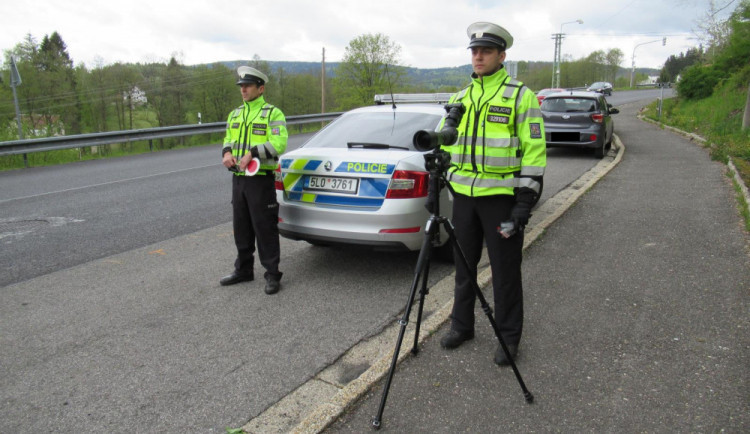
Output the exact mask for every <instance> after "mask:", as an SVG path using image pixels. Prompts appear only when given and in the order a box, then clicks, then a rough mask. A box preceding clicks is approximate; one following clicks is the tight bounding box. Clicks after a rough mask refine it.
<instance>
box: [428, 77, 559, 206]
mask: <svg viewBox="0 0 750 434" xmlns="http://www.w3.org/2000/svg"><path fill="white" fill-rule="evenodd" d="M450 102H451V103H456V102H461V103H462V104H463V105H464V106H465V107H466V112H465V113H464V115H463V117H462V118H461V122H460V123H459V125H458V127H457V130H458V140H457V141H456V143H455V144H452V145H448V146H443V147H442V149H443V150H444V151H446V152H448V153H449V154H450V156H451V166H450V168H449V169H448V173H447V174H446V178H447V180H448V181H449V182H450V184H451V187H453V189H454V190H455V191H456V192H457V193H460V194H463V195H466V196H489V195H497V194H507V195H513V194H514V189H516V188H529V189H531V190H532V191H534V192H535V193H536V194H537V195H538V194H540V190H541V185H540V182H541V179H542V177H543V176H544V169H545V167H546V166H547V152H546V147H547V145H546V141H545V137H544V123H543V120H542V112H541V111H540V110H539V102H538V101H537V99H536V96H535V95H534V93H533V92H532V91H531V90H529V88H528V87H526V86H524V85H523V83H521V82H520V81H517V80H515V79H513V78H512V77H510V76H509V75H508V73H507V71H506V70H505V68H501V69H500V70H499V71H497V72H495V73H494V74H492V75H490V76H484V77H477V76H476V74H472V82H471V84H470V85H469V86H468V87H467V88H465V89H463V90H462V91H460V92H458V93H457V94H455V95H453V97H452V98H451V101H450Z"/></svg>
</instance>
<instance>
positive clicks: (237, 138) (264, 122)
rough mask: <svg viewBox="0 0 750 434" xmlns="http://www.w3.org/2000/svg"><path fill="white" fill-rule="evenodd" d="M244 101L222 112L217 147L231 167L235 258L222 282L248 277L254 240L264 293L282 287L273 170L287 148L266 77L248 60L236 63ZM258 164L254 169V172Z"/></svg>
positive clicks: (281, 118) (282, 120)
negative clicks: (245, 63) (223, 127)
mask: <svg viewBox="0 0 750 434" xmlns="http://www.w3.org/2000/svg"><path fill="white" fill-rule="evenodd" d="M237 74H238V75H239V80H238V81H237V85H239V86H240V89H241V94H242V99H243V101H244V102H243V104H242V105H241V106H239V107H237V108H236V109H235V110H233V111H232V112H231V113H230V114H229V117H228V118H227V133H226V136H225V137H224V147H223V149H222V151H221V154H222V163H223V164H224V167H226V168H227V169H229V170H230V171H232V172H233V176H232V210H233V217H234V218H233V223H234V242H235V245H236V246H237V259H236V260H235V263H234V271H233V272H232V273H231V274H229V275H228V276H225V277H223V278H222V279H221V281H220V283H221V284H222V285H233V284H235V283H239V282H246V281H250V280H253V278H254V274H253V267H254V256H253V255H254V253H255V242H256V240H257V243H258V256H259V258H260V263H261V265H262V266H263V267H264V268H265V270H266V271H265V274H264V277H265V280H266V287H265V292H266V293H267V294H274V293H276V292H278V291H279V289H280V288H281V283H280V281H281V275H282V273H281V272H280V271H279V259H280V255H281V252H280V247H279V229H278V220H279V204H278V202H277V201H276V188H275V185H274V170H275V169H276V166H277V165H278V160H279V156H280V155H281V154H282V153H283V152H284V150H286V143H287V137H288V133H287V129H286V118H285V117H284V113H282V112H281V110H279V108H278V107H274V106H272V105H271V104H267V103H266V101H265V99H264V98H263V92H264V91H265V85H266V83H267V82H268V77H267V76H266V75H265V74H263V73H262V72H260V71H258V70H257V69H255V68H251V67H249V66H241V67H239V68H238V69H237ZM256 170H257V172H256Z"/></svg>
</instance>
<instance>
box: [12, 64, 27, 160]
mask: <svg viewBox="0 0 750 434" xmlns="http://www.w3.org/2000/svg"><path fill="white" fill-rule="evenodd" d="M20 84H21V74H19V73H18V67H17V66H16V59H15V57H13V56H10V87H11V88H13V103H14V104H15V106H16V124H17V125H18V140H23V126H22V123H21V110H20V109H19V108H18V95H17V94H16V87H17V86H18V85H20ZM23 165H24V167H26V168H28V167H29V158H28V156H27V155H26V154H23Z"/></svg>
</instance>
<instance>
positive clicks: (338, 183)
mask: <svg viewBox="0 0 750 434" xmlns="http://www.w3.org/2000/svg"><path fill="white" fill-rule="evenodd" d="M358 189H359V179H356V178H333V177H330V176H310V177H308V178H307V182H305V190H317V191H332V192H336V193H345V194H357V191H358Z"/></svg>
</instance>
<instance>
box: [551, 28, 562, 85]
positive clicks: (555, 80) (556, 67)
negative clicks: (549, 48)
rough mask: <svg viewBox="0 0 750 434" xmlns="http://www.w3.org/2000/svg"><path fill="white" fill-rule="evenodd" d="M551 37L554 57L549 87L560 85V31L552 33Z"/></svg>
mask: <svg viewBox="0 0 750 434" xmlns="http://www.w3.org/2000/svg"><path fill="white" fill-rule="evenodd" d="M552 37H553V38H554V39H555V57H554V59H553V60H552V84H551V85H550V87H560V63H561V57H562V55H561V54H560V51H561V50H562V39H563V34H562V33H553V34H552Z"/></svg>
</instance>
